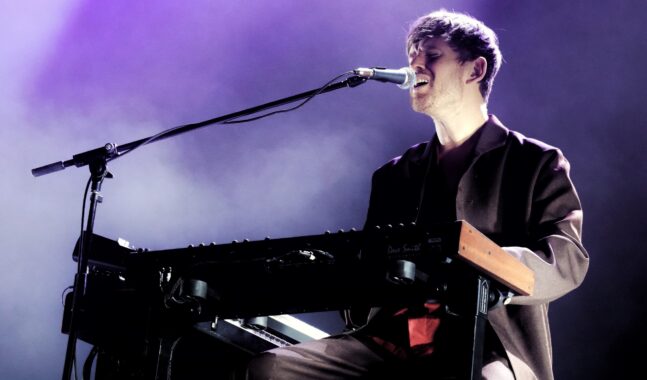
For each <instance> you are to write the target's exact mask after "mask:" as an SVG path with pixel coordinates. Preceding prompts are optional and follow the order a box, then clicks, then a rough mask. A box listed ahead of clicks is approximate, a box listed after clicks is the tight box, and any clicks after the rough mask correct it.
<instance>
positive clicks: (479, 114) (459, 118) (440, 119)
mask: <svg viewBox="0 0 647 380" xmlns="http://www.w3.org/2000/svg"><path fill="white" fill-rule="evenodd" d="M432 119H433V120H434V125H435V126H436V135H438V141H439V142H440V145H441V146H442V147H441V148H442V150H443V151H447V150H450V149H453V148H456V147H457V146H459V145H461V144H462V143H464V142H465V140H467V139H468V138H470V136H472V135H473V134H474V132H476V130H477V129H479V128H480V127H481V126H482V125H483V124H485V122H486V121H487V119H488V114H487V105H486V104H485V103H481V104H480V105H479V106H478V107H472V108H471V109H463V110H461V109H459V110H452V111H451V112H448V113H447V114H445V115H437V116H436V115H435V116H432Z"/></svg>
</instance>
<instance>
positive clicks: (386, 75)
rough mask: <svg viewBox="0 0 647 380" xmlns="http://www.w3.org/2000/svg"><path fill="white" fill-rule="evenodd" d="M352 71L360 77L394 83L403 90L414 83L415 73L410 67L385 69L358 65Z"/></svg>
mask: <svg viewBox="0 0 647 380" xmlns="http://www.w3.org/2000/svg"><path fill="white" fill-rule="evenodd" d="M353 72H354V73H355V74H356V75H359V76H360V77H363V78H367V79H374V80H379V81H380V82H389V83H395V84H397V85H398V87H400V88H401V89H403V90H407V89H409V88H411V87H413V85H414V84H415V83H416V73H415V72H414V71H413V70H412V69H411V68H410V67H403V68H401V69H397V70H395V69H385V68H382V67H374V68H371V69H369V68H366V67H359V68H357V69H355V70H353Z"/></svg>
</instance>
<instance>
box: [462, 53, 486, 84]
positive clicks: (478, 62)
mask: <svg viewBox="0 0 647 380" xmlns="http://www.w3.org/2000/svg"><path fill="white" fill-rule="evenodd" d="M470 66H471V68H470V73H469V77H468V78H467V81H466V82H465V83H480V82H481V80H483V77H484V76H485V73H486V72H487V60H486V59H485V58H483V57H478V58H476V59H475V60H473V61H472V62H471V65H470Z"/></svg>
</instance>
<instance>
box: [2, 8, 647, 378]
mask: <svg viewBox="0 0 647 380" xmlns="http://www.w3.org/2000/svg"><path fill="white" fill-rule="evenodd" d="M184 4H188V3H187V2H178V1H172V0H156V1H152V0H148V1H138V2H133V1H125V0H111V1H80V0H31V1H21V2H15V3H13V4H9V3H5V4H4V5H2V6H0V21H1V22H0V33H2V36H3V39H2V44H0V78H2V79H1V81H0V84H1V87H2V90H0V121H1V127H0V144H1V146H0V155H1V156H0V158H1V159H0V170H1V171H0V173H2V181H1V182H0V199H1V202H2V204H1V210H2V211H1V212H2V216H3V218H2V221H3V225H2V228H1V229H0V241H1V242H2V248H3V249H2V253H1V255H0V264H1V268H2V271H3V276H2V283H3V286H0V297H1V299H2V302H1V303H0V315H1V318H2V319H1V323H0V337H2V338H1V340H0V377H2V378H3V379H55V378H60V374H61V371H62V367H63V361H64V356H65V346H66V343H67V336H66V335H63V334H61V333H60V325H61V317H62V305H61V293H62V292H63V289H64V288H65V287H66V286H68V285H70V284H71V282H72V279H73V274H74V272H75V270H76V268H75V265H74V263H73V261H72V259H71V252H72V248H73V245H74V242H75V241H76V238H77V236H78V231H79V228H80V217H81V201H82V192H83V188H84V186H85V183H86V180H87V177H88V171H87V168H82V169H76V168H69V169H67V170H66V171H64V172H59V173H55V174H51V175H48V176H45V177H40V178H37V179H36V178H33V177H32V176H31V174H30V172H29V170H30V169H31V168H34V167H37V166H40V165H43V164H47V163H50V162H53V161H56V160H66V159H69V158H71V156H72V155H73V154H76V153H79V152H82V151H85V150H88V149H91V148H95V147H98V146H101V145H103V144H105V143H106V142H115V143H126V142H129V141H132V140H135V139H139V138H143V137H146V136H149V135H152V134H155V133H157V132H159V131H161V130H164V129H166V128H169V127H172V126H176V125H180V124H185V123H191V122H197V121H201V120H205V119H209V118H212V117H215V116H220V115H224V114H227V113H230V112H234V111H238V110H241V109H244V108H247V107H251V106H254V105H257V104H260V103H264V102H267V101H271V100H275V99H278V98H282V97H285V96H288V95H292V94H295V93H299V92H302V91H306V90H310V89H313V88H316V87H318V86H319V85H321V84H323V83H325V82H326V81H328V80H329V79H331V78H332V77H334V76H335V75H337V74H340V73H342V72H344V71H347V70H349V69H352V68H355V67H358V66H386V67H394V68H397V67H402V66H404V65H405V64H406V59H405V54H404V47H403V45H404V37H405V31H406V29H407V26H408V24H409V22H410V21H412V20H414V19H415V18H417V17H418V16H420V15H422V14H424V13H426V12H429V11H431V10H435V9H437V8H440V7H447V8H450V9H452V8H453V9H456V10H460V11H465V12H468V13H470V14H472V15H474V16H476V17H478V18H481V19H483V20H484V21H485V22H486V23H487V24H488V25H490V26H491V27H492V28H493V29H494V30H495V31H496V32H497V33H498V34H499V38H500V41H501V48H502V51H503V54H504V57H505V63H504V65H503V67H502V70H501V72H500V74H499V77H498V78H497V81H496V82H495V85H494V93H493V95H492V97H491V102H490V111H491V112H493V113H496V114H497V115H498V116H499V118H500V119H501V120H502V121H503V122H504V123H506V124H507V125H508V126H509V127H510V128H513V129H516V130H519V131H521V132H522V133H524V134H526V135H528V136H531V137H536V138H540V139H542V140H544V141H546V142H548V143H550V144H553V145H556V146H559V147H560V148H562V150H563V151H564V153H565V154H566V156H567V157H568V158H569V160H570V161H571V164H572V177H573V179H574V181H575V183H576V186H577V188H578V190H579V193H580V196H581V199H582V202H583V205H584V211H585V224H584V242H585V246H586V247H587V248H588V250H589V253H590V255H591V256H592V262H591V268H590V271H589V275H588V277H587V279H586V281H585V283H584V285H583V286H582V287H581V288H579V289H578V290H576V291H575V292H574V293H572V294H570V295H568V296H567V297H565V298H563V299H561V300H559V301H557V302H555V303H554V304H553V305H552V307H551V317H552V327H553V341H554V350H555V372H556V375H557V378H559V379H606V378H624V377H628V375H627V374H628V373H629V372H630V370H631V369H639V368H641V366H640V360H641V359H642V356H643V354H644V353H645V349H644V342H645V339H646V338H647V337H646V336H645V335H646V334H645V331H646V330H647V329H645V327H644V325H643V323H644V321H646V320H647V318H646V315H645V314H646V313H645V310H646V308H645V306H644V303H645V302H644V291H643V288H644V286H643V284H644V282H643V281H642V279H643V278H642V277H641V275H642V274H643V273H644V272H645V269H646V268H645V267H646V264H647V260H646V259H645V257H646V256H645V253H644V244H643V239H644V237H645V236H647V235H646V233H647V231H646V228H645V223H644V216H645V214H646V211H647V210H646V208H647V207H646V206H647V199H646V195H645V189H646V186H645V182H646V181H647V178H646V177H647V175H646V173H647V171H646V170H645V169H646V168H645V160H644V158H643V156H642V153H643V151H644V146H645V142H647V139H646V138H645V135H646V132H645V127H647V125H645V121H644V120H645V119H646V118H647V104H646V101H647V96H646V95H645V94H646V93H647V92H646V91H645V86H646V85H647V70H645V62H647V53H646V52H647V33H645V29H644V28H645V21H644V15H645V14H647V3H646V2H645V1H622V2H585V1H568V2H563V1H543V2H521V1H513V0H508V1H487V2H486V1H475V0H474V1H467V0H463V1H452V2H449V1H408V2H401V1H399V2H396V1H392V2H389V1H386V0H380V1H375V0H371V1H368V0H363V1H325V0H320V1H314V0H311V1H288V0H273V1H265V2H261V1H249V0H241V1H236V2H234V1H224V0H223V1H207V0H196V1H191V2H190V5H184ZM611 4H613V5H611ZM432 133H433V129H432V124H431V121H430V120H429V119H428V118H426V117H424V116H421V115H419V114H415V113H413V112H412V111H411V110H410V109H409V106H408V99H407V94H406V92H403V91H401V90H399V89H398V88H397V87H396V86H393V85H387V84H382V83H377V82H370V83H367V84H365V85H363V86H361V87H359V88H356V89H345V90H340V91H337V92H334V93H330V94H325V95H322V96H320V97H318V98H315V99H314V100H313V101H312V102H310V103H308V104H307V105H306V106H305V107H303V108H301V109H299V110H298V111H295V112H292V113H288V114H282V115H278V116H274V117H271V118H268V119H264V120H261V121H256V122H253V123H249V124H242V125H238V126H226V127H220V126H216V127H210V128H203V129H200V130H198V131H195V132H193V133H191V134H185V135H182V136H179V137H176V138H174V139H170V140H166V141H163V142H159V143H156V144H153V145H149V146H147V147H144V148H142V149H140V150H138V151H136V152H134V153H132V154H130V155H128V156H126V157H124V158H123V159H120V160H117V161H115V162H113V163H111V165H110V170H111V172H112V173H113V174H114V175H115V179H112V180H107V181H106V182H105V183H104V189H103V190H104V191H103V195H104V197H105V201H104V203H103V204H101V205H100V207H99V210H98V215H97V221H96V224H95V232H97V233H99V234H101V235H104V236H107V237H111V238H117V237H123V238H125V239H128V240H130V241H131V242H132V243H133V244H135V245H137V246H146V247H149V248H152V249H162V248H174V247H182V246H186V245H187V244H189V243H197V242H202V241H205V242H209V241H214V240H215V241H218V242H227V241H231V240H233V239H244V238H249V239H252V240H255V239H261V238H263V237H265V236H266V235H270V236H272V237H286V236H299V235H306V234H318V233H321V232H323V231H324V230H326V229H330V230H336V229H339V228H343V229H349V228H351V227H358V228H359V227H361V225H362V223H363V218H364V215H365V210H366V206H367V201H368V192H369V185H370V175H371V173H372V171H373V170H374V169H376V168H377V167H378V166H380V165H381V164H382V163H383V162H385V161H387V160H388V159H390V158H391V157H393V156H396V155H398V154H400V153H401V152H402V151H404V150H405V149H406V148H407V147H408V146H410V145H413V144H414V143H417V142H419V141H421V140H424V139H427V138H429V137H430V136H431V135H432ZM303 318H305V319H307V320H309V321H312V322H315V323H317V324H318V325H319V326H320V327H322V328H324V329H327V330H330V332H335V331H334V330H335V329H336V328H338V326H339V324H338V322H337V320H336V319H334V318H333V317H332V315H331V314H325V313H324V314H314V315H307V316H303ZM84 352H87V345H84V344H80V345H79V353H80V355H81V358H80V359H84V356H83V355H84Z"/></svg>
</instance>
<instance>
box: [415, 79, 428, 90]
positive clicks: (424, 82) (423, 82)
mask: <svg viewBox="0 0 647 380" xmlns="http://www.w3.org/2000/svg"><path fill="white" fill-rule="evenodd" d="M426 84H429V81H428V80H426V79H418V80H417V81H416V83H415V84H414V85H413V88H418V87H420V86H424V85H426Z"/></svg>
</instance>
